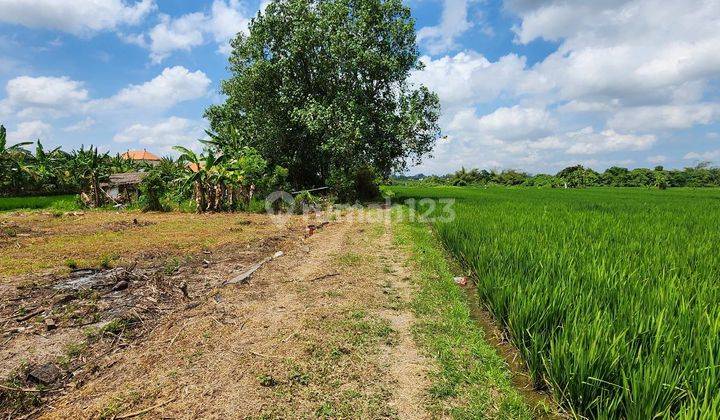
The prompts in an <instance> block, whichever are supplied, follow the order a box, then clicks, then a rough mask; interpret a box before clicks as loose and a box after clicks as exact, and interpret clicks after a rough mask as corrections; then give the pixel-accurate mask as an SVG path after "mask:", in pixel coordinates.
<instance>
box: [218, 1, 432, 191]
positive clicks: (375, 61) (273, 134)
mask: <svg viewBox="0 0 720 420" xmlns="http://www.w3.org/2000/svg"><path fill="white" fill-rule="evenodd" d="M231 45H232V48H233V50H232V53H231V56H230V66H229V70H230V72H231V73H232V77H231V78H230V79H228V80H225V81H224V82H223V83H222V84H221V92H222V93H223V94H224V95H226V96H227V100H226V101H225V103H224V104H221V105H214V106H211V107H210V108H208V109H207V111H206V113H205V115H206V117H207V118H208V119H209V121H210V126H211V133H212V135H213V136H215V137H217V138H218V139H220V140H221V141H220V142H218V147H219V148H220V149H221V150H222V151H223V152H226V151H227V150H228V149H233V148H238V147H244V146H250V147H253V148H255V149H257V150H258V151H259V152H260V154H261V155H262V156H263V158H265V159H266V160H267V161H268V163H269V165H270V167H274V166H275V165H280V166H282V167H285V168H287V169H288V171H289V180H290V182H291V183H292V185H293V186H294V187H296V188H306V187H313V186H318V185H325V184H330V185H332V186H334V187H335V188H336V189H337V190H338V192H339V193H340V194H341V195H342V196H344V197H343V198H346V199H352V198H354V195H355V187H356V186H357V184H358V182H360V181H359V180H358V178H359V177H360V176H365V175H364V174H367V173H370V174H371V175H372V176H374V177H377V178H381V179H386V178H388V177H389V176H390V174H392V173H394V172H402V171H403V170H404V169H405V168H406V167H407V166H408V165H409V164H414V163H419V162H420V161H421V159H422V158H423V157H424V156H426V155H428V154H429V152H430V151H431V150H432V148H433V146H434V143H435V141H436V139H437V138H438V137H439V135H440V130H439V126H438V124H437V121H438V118H439V108H440V106H439V100H438V97H437V95H436V94H435V93H433V92H431V91H429V90H428V89H427V88H426V87H424V86H412V85H411V84H410V83H409V82H408V78H409V76H410V73H411V71H413V70H416V69H420V68H421V66H422V65H421V63H420V61H419V52H418V48H417V45H416V40H415V28H414V22H413V19H412V17H411V13H410V10H409V9H408V8H407V7H406V6H404V5H403V3H402V1H401V0H352V1H351V0H323V1H320V0H286V1H277V2H271V3H270V4H269V6H268V7H267V8H266V9H265V11H264V12H263V13H261V14H258V16H257V17H256V18H254V19H253V20H252V21H251V23H250V28H249V35H245V34H239V35H238V37H237V38H235V39H234V40H233V41H232V43H231Z"/></svg>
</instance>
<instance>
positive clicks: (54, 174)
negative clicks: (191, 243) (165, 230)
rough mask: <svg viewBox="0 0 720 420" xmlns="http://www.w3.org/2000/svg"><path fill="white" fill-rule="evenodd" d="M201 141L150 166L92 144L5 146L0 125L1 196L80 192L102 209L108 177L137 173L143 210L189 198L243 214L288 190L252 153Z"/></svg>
mask: <svg viewBox="0 0 720 420" xmlns="http://www.w3.org/2000/svg"><path fill="white" fill-rule="evenodd" d="M203 143H204V145H205V149H204V151H203V152H202V153H195V152H194V151H192V150H190V149H187V148H184V147H176V150H177V151H178V152H179V153H180V156H179V157H178V158H172V157H163V158H161V159H160V161H159V162H158V163H157V164H153V165H151V164H149V163H147V162H142V161H133V160H130V159H127V158H125V157H123V156H121V155H120V154H116V155H110V153H107V152H106V153H101V152H100V151H99V150H98V149H97V148H96V147H92V146H90V147H89V148H87V149H86V148H85V147H84V146H83V147H80V149H78V150H72V151H64V150H62V148H60V147H57V148H54V149H51V150H46V148H45V146H43V144H42V142H41V141H40V140H38V141H37V142H21V143H18V144H14V145H12V146H9V145H8V144H7V131H6V129H5V127H4V126H2V125H0V196H23V195H55V194H79V196H80V197H82V198H84V204H85V205H87V206H90V207H102V206H104V205H108V204H117V202H116V201H114V199H113V198H112V197H110V196H109V195H108V194H107V192H106V191H105V190H103V189H102V188H101V185H102V184H104V183H107V182H108V181H109V178H110V175H113V174H118V173H126V172H142V173H143V174H144V175H145V176H144V177H143V180H142V182H141V183H140V185H139V197H138V199H139V201H140V205H141V206H142V207H143V208H144V209H146V210H163V209H164V208H165V207H167V204H168V203H170V202H175V203H180V202H182V201H185V200H190V199H192V200H194V202H195V210H196V211H198V212H204V211H233V210H244V209H247V208H248V207H249V206H250V205H251V203H252V200H253V196H254V195H255V194H266V193H268V192H270V191H274V190H276V189H283V188H287V185H286V178H287V170H286V169H284V168H282V167H280V166H274V167H271V166H269V165H268V162H267V161H266V160H265V159H263V158H262V157H261V156H260V154H259V153H258V152H257V151H256V150H255V149H252V148H249V147H241V148H238V149H234V150H231V151H230V150H228V151H226V152H225V153H222V152H219V151H218V145H217V140H216V139H213V138H212V137H211V139H210V140H205V141H203ZM30 146H34V147H33V148H32V149H31V148H30ZM123 204H127V203H123Z"/></svg>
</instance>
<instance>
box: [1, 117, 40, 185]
mask: <svg viewBox="0 0 720 420" xmlns="http://www.w3.org/2000/svg"><path fill="white" fill-rule="evenodd" d="M30 144H32V142H22V143H17V144H14V145H12V146H9V147H8V146H7V130H6V129H5V127H4V126H2V125H0V193H7V192H15V193H17V192H19V191H20V190H21V189H22V176H23V174H29V173H30V170H31V169H30V167H29V166H28V165H27V161H28V156H30V152H28V151H27V150H25V149H23V147H25V146H27V145H30Z"/></svg>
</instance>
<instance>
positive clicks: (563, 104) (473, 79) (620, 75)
mask: <svg viewBox="0 0 720 420" xmlns="http://www.w3.org/2000/svg"><path fill="white" fill-rule="evenodd" d="M504 5H505V7H504V8H505V9H506V11H509V12H511V13H515V14H516V15H517V16H518V17H519V18H520V23H519V24H518V25H517V26H516V27H515V28H514V31H515V32H516V35H517V39H516V42H518V43H521V44H527V43H530V42H531V41H533V40H535V39H538V38H542V39H546V40H553V41H556V42H557V43H558V45H559V46H558V48H557V50H556V51H555V52H553V53H551V54H549V55H548V56H547V57H546V58H544V59H541V60H540V61H539V62H537V63H535V64H533V65H531V66H528V65H527V61H526V58H525V57H523V56H518V55H515V54H509V55H506V56H504V57H502V58H500V59H498V60H497V61H490V60H488V59H487V58H485V57H484V56H483V55H481V54H479V53H477V52H474V51H469V50H465V51H463V52H461V53H458V54H455V55H447V56H444V57H435V58H430V57H423V58H422V61H423V62H424V64H425V68H424V69H423V70H420V71H417V72H414V73H413V75H412V80H413V81H415V82H419V83H423V84H425V85H427V86H428V87H430V88H431V89H433V90H434V91H436V92H437V93H438V95H439V96H440V100H441V103H442V107H443V117H442V118H441V121H440V124H441V127H442V129H443V131H444V132H445V133H446V134H447V135H448V139H449V142H448V143H447V144H444V145H443V149H442V150H448V151H449V150H452V151H453V153H447V154H442V153H436V155H437V158H436V159H444V160H446V161H447V162H445V163H438V164H437V166H436V167H440V166H443V165H448V166H449V169H452V167H454V166H456V163H455V162H456V160H455V159H456V158H455V156H457V155H462V156H474V157H476V159H480V158H477V157H479V156H482V161H493V162H500V163H502V164H503V165H504V166H506V167H508V166H514V165H522V164H527V165H530V166H533V165H536V167H538V168H542V167H544V165H552V164H553V163H552V162H556V163H557V162H572V161H578V160H577V159H578V158H581V157H582V156H583V155H594V156H593V157H594V159H593V160H594V161H596V162H597V163H598V164H599V165H600V164H605V163H607V162H611V163H612V160H613V159H615V158H617V159H621V160H623V159H624V160H627V156H621V154H620V153H617V154H613V153H616V152H622V155H628V154H630V153H631V152H636V151H643V150H649V149H651V148H653V147H655V146H656V145H657V144H658V134H659V133H660V132H661V131H662V133H663V137H668V138H671V137H670V136H672V134H671V133H668V131H673V130H687V129H691V128H694V127H697V126H699V125H710V124H715V123H717V122H718V121H719V120H720V102H718V100H717V99H716V96H717V95H716V94H715V93H716V91H717V87H718V84H717V82H718V78H717V75H718V74H720V54H718V53H717V51H718V48H720V31H718V28H720V4H719V3H718V0H688V1H684V2H667V1H664V0H598V1H593V2H582V1H567V0H506V1H505V3H504ZM668 22H670V23H668ZM438 33H440V32H438ZM447 33H451V32H447ZM498 107H500V108H501V109H504V110H503V111H499V110H498ZM488 108H489V109H496V110H498V113H497V114H496V115H494V116H493V117H490V116H489V115H492V114H493V113H491V114H488V116H485V117H477V116H476V110H477V109H483V110H486V109H488ZM512 109H515V110H516V114H517V115H513V117H512V118H503V117H504V116H505V117H507V116H509V115H511V114H512V113H511V112H510V110H512ZM519 109H533V110H545V111H544V112H545V113H546V115H544V118H542V119H538V118H537V117H538V116H539V114H537V113H534V114H533V113H520V112H519V111H517V110H519ZM504 114H505V115H504ZM482 118H485V119H484V122H483V124H480V123H479V120H480V119H482ZM533 118H535V119H533ZM541 121H552V122H553V123H552V124H550V125H546V126H543V124H542V123H541ZM491 122H495V123H497V125H496V126H497V127H500V128H497V129H495V130H493V129H492V127H493V124H491ZM530 127H539V128H538V129H537V130H535V131H533V130H531V129H530ZM582 127H594V129H593V128H589V129H581V128H582ZM503 128H505V129H503ZM707 138H708V139H710V138H711V137H707ZM609 154H613V155H611V156H613V157H612V158H611V157H610V156H603V155H609ZM595 156H598V157H597V158H595ZM657 156H661V155H659V154H658V155H655V156H654V157H657ZM637 158H638V159H643V160H644V159H645V157H640V156H638V157H637ZM478 163H481V162H478ZM618 163H619V162H618ZM426 167H427V166H426ZM541 170H542V169H541Z"/></svg>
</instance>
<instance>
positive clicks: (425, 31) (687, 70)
mask: <svg viewBox="0 0 720 420" xmlns="http://www.w3.org/2000/svg"><path fill="white" fill-rule="evenodd" d="M407 4H408V5H409V6H410V7H411V8H412V11H413V15H414V16H415V18H416V29H417V31H418V41H419V45H420V48H421V52H422V54H423V57H422V61H423V62H424V63H425V69H424V70H422V71H418V72H415V73H414V74H413V75H412V79H413V82H415V83H424V84H426V85H428V86H429V87H430V88H432V89H434V90H435V91H436V92H438V94H439V95H440V98H441V102H442V106H443V114H442V118H441V127H442V129H443V134H444V135H446V137H445V138H444V139H442V140H441V141H439V143H438V145H437V147H436V150H435V152H434V157H433V158H430V159H426V161H425V162H424V163H423V164H421V165H420V166H419V167H416V168H413V169H412V170H411V173H418V172H424V173H445V172H448V171H452V170H455V169H457V168H458V167H459V166H460V165H464V166H466V167H481V168H488V169H504V168H516V169H523V170H527V171H530V172H540V171H546V172H554V171H557V170H559V169H561V168H562V167H564V166H568V165H571V164H576V163H581V164H584V165H587V166H591V167H593V168H595V169H598V170H602V169H604V168H606V167H608V166H611V165H622V166H628V167H641V166H642V167H652V166H655V165H658V164H662V165H665V166H666V167H684V166H689V165H694V164H696V163H698V162H699V161H706V160H707V161H713V162H716V163H720V77H719V76H718V75H720V53H719V52H720V0H687V1H683V2H669V1H666V0H664V1H656V0H631V1H628V0H596V1H593V2H587V1H572V0H506V1H501V0H488V1H482V0H444V1H431V0H409V2H408V3H407ZM262 7H263V4H261V2H259V1H240V0H209V1H193V2H181V1H163V0H154V1H153V0H105V1H90V0H75V1H74V2H72V6H70V7H69V6H68V3H67V2H65V1H61V0H0V122H2V123H4V124H5V126H6V127H7V128H8V131H9V136H10V140H11V142H12V141H25V140H34V139H36V138H41V139H42V140H43V142H45V143H47V144H49V145H53V146H63V147H64V148H68V149H69V148H75V147H79V146H80V145H81V144H85V145H88V144H95V145H99V146H100V147H101V149H103V150H109V151H112V152H121V151H124V150H127V149H129V148H131V149H135V148H147V149H148V150H152V151H155V152H156V153H158V154H167V153H169V152H170V150H171V147H172V146H173V145H176V144H182V145H186V146H195V147H197V142H196V139H197V138H200V137H202V136H203V129H204V127H205V125H206V123H205V121H203V119H202V113H203V110H204V109H205V108H206V107H207V106H208V105H209V104H212V103H217V102H221V101H222V98H221V97H220V96H219V95H218V93H217V90H218V84H219V82H220V81H221V80H222V79H223V78H225V77H227V72H226V70H225V67H226V60H227V53H228V49H229V46H228V40H229V39H230V38H231V37H232V35H233V34H235V33H237V32H238V31H246V30H247V25H248V21H249V19H250V18H251V17H252V16H254V15H255V14H256V13H257V12H258V10H260V9H261V8H262Z"/></svg>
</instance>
